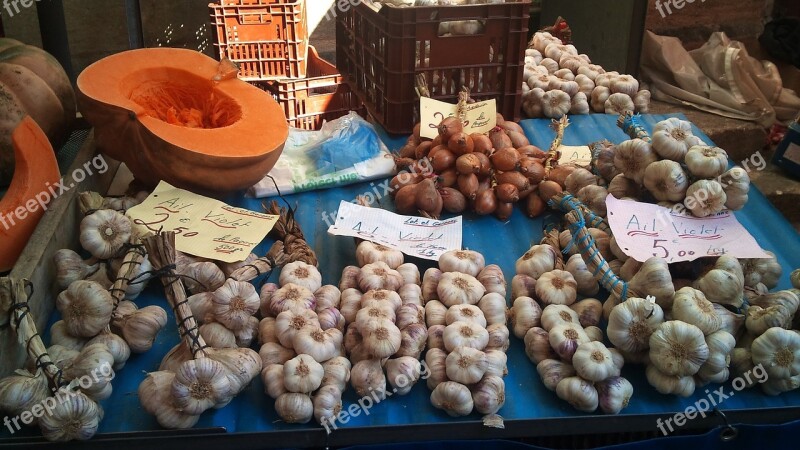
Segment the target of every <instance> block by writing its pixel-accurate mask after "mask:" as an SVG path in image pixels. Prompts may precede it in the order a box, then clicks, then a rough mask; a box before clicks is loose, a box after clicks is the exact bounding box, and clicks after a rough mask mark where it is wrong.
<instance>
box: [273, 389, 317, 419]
mask: <svg viewBox="0 0 800 450" xmlns="http://www.w3.org/2000/svg"><path fill="white" fill-rule="evenodd" d="M275 412H277V413H278V415H279V416H280V417H281V419H283V420H284V421H285V422H286V423H308V422H309V421H310V420H311V418H312V417H313V416H314V404H313V402H312V401H311V397H309V396H308V395H307V394H300V393H297V392H287V393H285V394H281V395H280V397H278V398H277V399H275Z"/></svg>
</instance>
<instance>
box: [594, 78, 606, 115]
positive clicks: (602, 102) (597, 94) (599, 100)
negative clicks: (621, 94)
mask: <svg viewBox="0 0 800 450" xmlns="http://www.w3.org/2000/svg"><path fill="white" fill-rule="evenodd" d="M596 80H597V79H596V78H595V82H596ZM610 95H611V90H609V89H608V86H600V85H595V87H594V89H593V90H592V95H591V96H590V97H589V105H590V106H591V107H592V111H594V112H596V113H605V112H606V101H607V100H608V97H609V96H610Z"/></svg>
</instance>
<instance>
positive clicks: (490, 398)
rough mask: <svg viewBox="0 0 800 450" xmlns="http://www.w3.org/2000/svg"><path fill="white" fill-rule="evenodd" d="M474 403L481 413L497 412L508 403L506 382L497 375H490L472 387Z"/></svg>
mask: <svg viewBox="0 0 800 450" xmlns="http://www.w3.org/2000/svg"><path fill="white" fill-rule="evenodd" d="M472 403H473V405H474V407H475V410H476V411H478V412H479V413H481V414H496V413H497V412H498V411H500V409H501V408H502V407H503V405H504V404H505V403H506V384H505V382H504V381H503V378H502V377H500V376H497V375H488V376H486V377H484V378H483V379H482V380H481V381H480V382H479V383H478V384H476V385H475V386H474V387H473V388H472Z"/></svg>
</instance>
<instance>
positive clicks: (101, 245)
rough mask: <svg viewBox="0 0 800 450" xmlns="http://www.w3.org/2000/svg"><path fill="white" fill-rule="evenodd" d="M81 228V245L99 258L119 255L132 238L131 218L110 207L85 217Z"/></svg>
mask: <svg viewBox="0 0 800 450" xmlns="http://www.w3.org/2000/svg"><path fill="white" fill-rule="evenodd" d="M80 229H81V232H80V242H81V247H83V248H84V249H85V250H86V251H88V252H89V253H91V254H92V256H94V257H95V258H99V259H110V258H113V257H115V256H117V255H118V254H119V253H120V250H122V247H123V246H124V245H125V244H126V243H127V242H128V241H130V238H131V221H130V219H128V218H127V217H126V216H125V215H123V214H120V213H118V212H117V211H113V210H110V209H101V210H98V211H95V212H94V213H92V214H89V215H88V216H86V217H84V218H83V220H81V225H80Z"/></svg>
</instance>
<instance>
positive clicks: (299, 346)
mask: <svg viewBox="0 0 800 450" xmlns="http://www.w3.org/2000/svg"><path fill="white" fill-rule="evenodd" d="M343 338H344V336H343V335H342V332H341V331H339V329H338V328H329V329H327V330H325V331H323V330H322V329H321V328H316V329H315V328H310V327H306V328H302V329H300V330H298V331H297V333H296V334H295V336H294V341H293V348H294V351H295V352H297V354H298V355H300V354H302V355H308V356H310V357H311V358H313V359H314V361H317V362H319V363H322V362H325V361H327V360H329V359H331V358H334V357H336V356H339V355H340V349H341V348H342V340H343ZM365 342H366V341H365Z"/></svg>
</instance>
